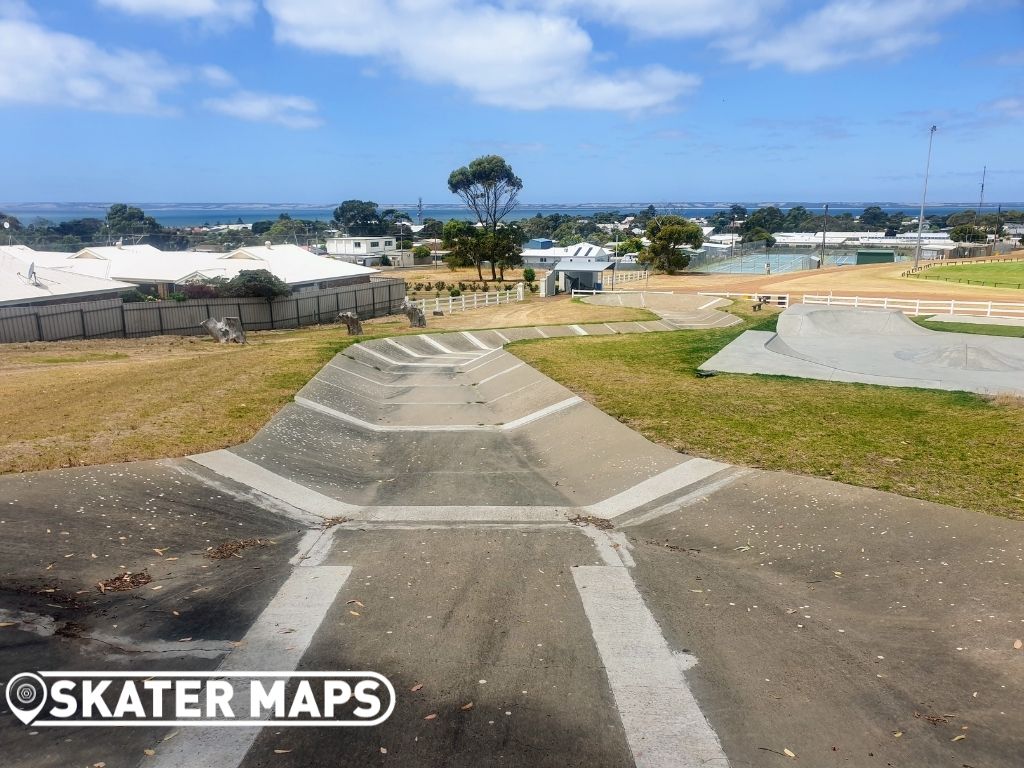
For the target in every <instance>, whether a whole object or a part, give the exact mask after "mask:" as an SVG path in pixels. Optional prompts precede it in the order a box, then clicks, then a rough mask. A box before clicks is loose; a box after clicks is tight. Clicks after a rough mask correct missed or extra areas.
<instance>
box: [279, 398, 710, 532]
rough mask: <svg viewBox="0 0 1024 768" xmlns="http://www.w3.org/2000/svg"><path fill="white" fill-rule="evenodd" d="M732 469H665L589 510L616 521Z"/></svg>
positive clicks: (690, 464) (689, 465)
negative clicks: (649, 504) (633, 510)
mask: <svg viewBox="0 0 1024 768" xmlns="http://www.w3.org/2000/svg"><path fill="white" fill-rule="evenodd" d="M297 399H298V398H296V400H297ZM729 468H730V465H729V464H722V463H721V462H718V461H711V460H710V459H690V460H689V461H684V462H683V463H682V464H677V465H676V466H674V467H672V468H671V469H666V470H665V471H664V472H662V473H660V474H657V475H655V476H654V477H652V478H649V479H647V480H644V481H643V482H642V483H638V484H637V485H634V486H633V487H632V488H629V489H628V490H625V491H623V492H622V493H619V494H616V495H615V496H612V497H611V498H608V499H605V500H604V501H599V502H597V503H596V504H591V505H590V506H588V507H587V510H588V512H589V513H590V514H592V515H596V516H597V517H604V518H611V517H615V516H617V515H621V514H624V513H626V512H629V511H630V510H632V509H636V508H637V507H640V506H643V505H644V504H647V503H649V502H651V501H654V500H655V499H658V498H661V497H662V496H667V495H668V494H670V493H672V492H673V491H678V490H680V489H682V488H685V487H686V486H688V485H693V484H694V483H696V482H699V481H701V480H703V479H704V478H706V477H710V476H711V475H713V474H715V473H716V472H721V471H722V470H723V469H729Z"/></svg>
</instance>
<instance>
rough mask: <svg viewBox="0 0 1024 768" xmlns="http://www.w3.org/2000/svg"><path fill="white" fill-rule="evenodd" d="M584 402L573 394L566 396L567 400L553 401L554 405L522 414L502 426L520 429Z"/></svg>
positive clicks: (503, 427) (505, 428) (504, 428)
mask: <svg viewBox="0 0 1024 768" xmlns="http://www.w3.org/2000/svg"><path fill="white" fill-rule="evenodd" d="M582 402H583V398H581V397H578V396H576V395H573V396H572V397H569V398H566V399H565V400H562V401H561V402H559V403H553V404H552V405H549V406H548V407H547V408H541V409H540V410H539V411H534V412H533V413H530V414H527V415H526V416H521V417H520V418H518V419H516V420H515V421H510V422H508V423H506V424H502V425H501V428H502V429H503V430H510V429H519V427H525V426H526V425H527V424H532V423H533V422H535V421H538V420H540V419H543V418H544V417H545V416H550V415H551V414H553V413H558V412H559V411H564V410H565V409H566V408H571V407H572V406H574V405H577V404H578V403H582Z"/></svg>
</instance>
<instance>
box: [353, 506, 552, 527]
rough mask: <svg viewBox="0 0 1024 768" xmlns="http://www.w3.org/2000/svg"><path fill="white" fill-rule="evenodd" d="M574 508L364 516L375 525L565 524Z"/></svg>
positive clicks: (394, 511) (403, 510)
mask: <svg viewBox="0 0 1024 768" xmlns="http://www.w3.org/2000/svg"><path fill="white" fill-rule="evenodd" d="M570 511H572V508H571V507H544V506H540V507H500V506H498V507H485V506H477V507H460V506H438V507H366V508H364V510H363V517H364V519H366V520H368V521H374V522H386V521H393V522H405V521H408V522H424V523H426V522H458V523H469V522H502V523H510V522H520V521H521V522H535V523H536V522H541V523H543V522H562V523H564V522H565V521H566V519H567V512H570Z"/></svg>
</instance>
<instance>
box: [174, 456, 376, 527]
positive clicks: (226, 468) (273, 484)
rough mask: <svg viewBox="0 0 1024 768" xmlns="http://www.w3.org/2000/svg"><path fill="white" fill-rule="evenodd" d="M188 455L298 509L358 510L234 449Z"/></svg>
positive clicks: (323, 512)
mask: <svg viewBox="0 0 1024 768" xmlns="http://www.w3.org/2000/svg"><path fill="white" fill-rule="evenodd" d="M188 458H189V461H194V462H195V463H196V464H199V465H200V466H203V467H206V468H207V469H210V470H213V471H214V472H216V473H217V474H218V475H220V476H221V477H226V478H228V479H229V480H234V481H235V482H237V483H242V484H243V485H247V486H249V487H250V488H254V489H256V490H257V491H260V492H261V493H265V494H267V496H273V497H274V498H275V499H280V500H281V501H283V502H285V503H287V504H290V505H291V506H293V507H296V508H297V509H301V510H303V511H305V512H308V513H310V514H313V515H318V516H319V517H337V516H342V515H344V516H348V517H351V516H352V515H354V514H356V513H357V512H359V507H356V506H353V505H352V504H346V503H345V502H344V501H338V500H337V499H332V498H331V497H330V496H325V495H324V494H322V493H319V492H318V491H314V490H313V489H312V488H307V487H306V486H304V485H300V484H299V483H296V482H295V481H293V480H289V479H288V478H286V477H282V476H281V475H278V474H276V473H274V472H271V471H270V470H269V469H264V468H263V467H261V466H260V465H259V464H254V463H253V462H251V461H249V460H248V459H243V458H242V457H241V456H238V455H237V454H234V453H232V452H231V451H223V450H222V451H211V452H210V453H200V454H197V455H195V456H189V457H188Z"/></svg>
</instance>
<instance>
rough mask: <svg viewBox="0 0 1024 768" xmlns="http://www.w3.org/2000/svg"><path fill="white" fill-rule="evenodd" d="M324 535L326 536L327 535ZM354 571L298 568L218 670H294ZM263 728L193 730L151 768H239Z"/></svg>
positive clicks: (243, 692) (242, 692)
mask: <svg viewBox="0 0 1024 768" xmlns="http://www.w3.org/2000/svg"><path fill="white" fill-rule="evenodd" d="M322 533H324V534H326V533H327V531H323V532H322ZM351 573H352V568H351V567H350V566H347V565H316V566H310V565H308V563H307V567H297V568H294V569H293V570H292V572H291V575H290V576H289V577H288V580H287V581H285V583H284V584H283V585H282V586H281V588H280V589H279V590H278V591H277V594H276V595H274V597H273V599H271V601H270V603H269V604H268V605H267V607H266V608H264V609H263V613H261V614H260V615H259V617H258V618H257V619H256V621H255V622H254V623H253V625H252V626H251V627H249V631H248V632H246V633H245V636H244V637H243V638H242V640H241V642H240V643H239V644H238V646H237V647H236V648H234V650H232V651H231V653H229V654H228V655H227V656H226V657H225V658H224V660H223V661H222V662H221V663H220V665H219V666H218V667H217V668H218V669H220V670H224V671H244V670H262V669H272V670H274V671H277V672H290V671H292V670H295V669H297V668H298V666H299V661H300V660H301V659H302V656H303V654H304V653H305V652H306V649H307V648H309V644H310V643H311V642H312V640H313V635H314V634H315V633H316V631H317V629H318V628H319V627H320V624H321V623H322V622H323V620H324V617H325V616H326V615H327V611H328V610H329V609H330V607H331V605H332V604H333V603H334V601H335V599H336V598H337V596H338V593H339V592H340V591H341V588H342V586H343V585H344V584H345V581H346V579H348V577H349V575H350V574H351ZM234 687H235V696H236V697H239V698H240V700H242V701H245V700H248V698H249V692H248V690H247V686H244V685H242V684H241V682H238V683H236V684H235V686H234ZM260 730H261V729H260V728H245V727H242V728H190V729H187V730H186V732H184V733H179V734H178V735H177V737H176V738H175V739H174V740H173V741H170V742H166V743H165V744H162V745H161V746H160V750H159V752H158V753H157V755H156V756H154V757H152V758H149V759H148V760H147V761H146V765H147V766H149V768H180V766H183V765H187V766H189V768H236V766H238V765H240V764H241V763H242V761H243V760H244V759H245V755H246V753H247V752H248V751H249V748H250V747H251V746H252V744H253V742H254V741H255V740H256V737H257V736H258V735H259V733H260Z"/></svg>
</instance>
